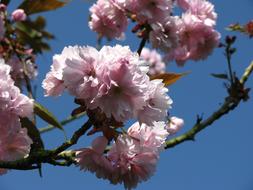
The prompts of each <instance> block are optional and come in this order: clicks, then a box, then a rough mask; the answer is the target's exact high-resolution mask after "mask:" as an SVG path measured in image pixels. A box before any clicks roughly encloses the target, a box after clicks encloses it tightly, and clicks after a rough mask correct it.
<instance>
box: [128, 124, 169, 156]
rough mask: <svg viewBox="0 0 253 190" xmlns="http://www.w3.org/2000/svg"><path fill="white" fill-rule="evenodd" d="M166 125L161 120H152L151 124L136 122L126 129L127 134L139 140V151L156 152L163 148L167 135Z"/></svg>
mask: <svg viewBox="0 0 253 190" xmlns="http://www.w3.org/2000/svg"><path fill="white" fill-rule="evenodd" d="M166 127H167V126H166V123H165V122H161V121H160V122H155V121H154V122H153V124H152V125H151V126H148V125H146V124H144V123H143V124H141V125H140V124H139V122H136V123H134V124H133V125H132V126H131V127H130V128H129V129H128V134H129V135H130V136H131V137H133V138H134V139H137V140H138V141H139V143H140V148H141V151H145V152H146V151H150V152H157V151H161V150H162V149H163V145H164V143H165V140H166V139H167V137H168V135H169V133H168V132H167V129H166Z"/></svg>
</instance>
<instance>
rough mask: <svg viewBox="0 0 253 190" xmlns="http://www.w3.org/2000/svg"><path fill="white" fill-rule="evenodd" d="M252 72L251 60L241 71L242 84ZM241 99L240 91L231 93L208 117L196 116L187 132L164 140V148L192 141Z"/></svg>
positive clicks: (242, 98)
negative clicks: (194, 122)
mask: <svg viewBox="0 0 253 190" xmlns="http://www.w3.org/2000/svg"><path fill="white" fill-rule="evenodd" d="M252 72H253V61H252V62H251V64H250V65H249V66H248V67H247V68H246V70H245V72H244V73H243V75H242V77H241V79H240V83H241V85H242V86H244V84H245V83H246V82H247V80H248V78H249V76H250V74H251V73H252ZM242 100H244V96H242V95H240V93H239V95H238V96H237V98H234V97H231V95H229V96H228V97H227V98H226V99H225V102H224V103H223V105H222V106H221V107H220V108H219V109H218V110H217V111H215V112H214V113H213V114H212V115H211V116H210V117H208V118H207V119H205V120H203V121H202V119H201V118H198V120H197V123H196V124H195V125H194V126H193V128H192V129H190V130H189V131H188V132H186V133H184V134H183V135H181V136H178V137H176V138H173V139H171V140H168V141H167V142H166V146H165V148H166V149H168V148H172V147H174V146H176V145H178V144H181V143H183V142H185V141H194V138H195V136H196V134H198V133H199V132H200V131H202V130H203V129H205V128H207V127H208V126H210V125H211V124H212V123H214V122H215V121H217V120H218V119H219V118H221V117H222V116H224V115H226V114H228V113H229V112H230V111H232V110H233V109H235V108H236V107H237V106H238V105H239V103H240V102H241V101H242Z"/></svg>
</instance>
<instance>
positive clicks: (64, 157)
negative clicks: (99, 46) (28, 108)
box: [0, 62, 253, 170]
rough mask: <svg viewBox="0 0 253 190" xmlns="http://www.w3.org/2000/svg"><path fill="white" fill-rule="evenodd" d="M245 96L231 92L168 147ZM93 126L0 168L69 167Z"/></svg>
mask: <svg viewBox="0 0 253 190" xmlns="http://www.w3.org/2000/svg"><path fill="white" fill-rule="evenodd" d="M252 72H253V62H252V63H251V64H250V65H249V67H248V68H247V69H246V70H245V72H244V74H243V75H242V77H241V79H240V81H239V83H240V84H241V85H242V86H244V84H245V83H246V82H247V80H248V78H249V76H250V75H251V74H252ZM244 98H245V97H244V96H243V94H241V93H238V96H237V97H232V95H231V94H230V95H229V96H228V97H227V98H226V99H225V102H224V103H223V105H222V106H221V107H220V108H219V109H218V110H217V111H215V112H214V113H213V114H212V115H211V116H210V117H208V118H207V119H205V120H202V118H198V120H197V123H196V124H195V125H194V127H193V128H192V129H191V130H189V131H188V132H186V133H185V134H183V135H181V136H179V137H176V138H173V139H171V140H168V141H167V142H166V147H165V148H166V149H167V148H171V147H174V146H176V145H178V144H181V143H183V142H185V141H188V140H194V137H195V136H196V134H198V133H199V132H200V131H202V130H204V129H205V128H207V127H208V126H210V125H211V124H212V123H213V122H215V121H216V120H218V119H219V118H221V117H223V116H224V115H226V114H228V113H229V112H230V111H232V110H233V109H235V108H236V107H237V106H238V105H239V103H240V102H241V101H242V100H245V99H244ZM91 126H92V122H91V121H90V120H88V121H87V122H86V123H85V124H84V125H83V126H82V127H81V128H80V129H78V130H77V131H76V132H75V133H74V134H73V136H72V137H71V139H70V140H69V141H67V142H64V143H63V144H62V145H60V146H59V147H57V148H56V149H54V150H39V151H37V152H34V153H32V154H30V155H29V156H28V157H27V158H23V159H20V160H17V161H0V168H5V169H16V170H34V169H39V167H40V166H39V165H40V164H41V163H48V164H51V165H54V166H63V167H68V166H70V165H72V164H75V160H74V158H75V151H73V150H67V149H68V148H70V147H71V146H73V145H75V144H76V143H77V142H78V140H79V139H80V137H81V136H83V135H84V134H85V133H86V132H87V131H88V130H89V129H90V128H91Z"/></svg>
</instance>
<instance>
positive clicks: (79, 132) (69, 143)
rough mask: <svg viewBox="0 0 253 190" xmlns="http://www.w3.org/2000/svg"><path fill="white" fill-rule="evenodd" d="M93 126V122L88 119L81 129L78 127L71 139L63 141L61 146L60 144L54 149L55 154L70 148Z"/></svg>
mask: <svg viewBox="0 0 253 190" xmlns="http://www.w3.org/2000/svg"><path fill="white" fill-rule="evenodd" d="M91 126H92V123H91V121H90V120H88V121H87V122H86V123H85V124H84V125H83V126H82V127H81V128H80V129H78V130H77V131H76V132H75V133H74V134H73V136H72V137H71V139H70V140H69V141H67V142H65V143H63V144H62V145H61V146H59V147H58V148H56V149H55V150H54V151H53V155H58V154H60V153H61V152H63V151H64V150H66V149H68V148H69V147H71V146H73V145H75V144H76V143H77V142H78V140H79V138H80V137H81V136H83V135H84V134H85V133H86V131H88V130H89V129H90V128H91Z"/></svg>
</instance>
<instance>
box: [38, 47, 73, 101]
mask: <svg viewBox="0 0 253 190" xmlns="http://www.w3.org/2000/svg"><path fill="white" fill-rule="evenodd" d="M73 55H75V51H73V50H72V48H71V47H70V48H68V47H65V48H64V49H63V51H62V53H61V54H57V55H54V57H53V64H52V65H51V71H50V72H48V73H47V75H46V78H45V79H44V80H43V82H42V87H43V88H44V89H45V95H46V96H59V95H61V93H62V92H63V90H64V89H65V86H64V84H63V74H62V73H63V68H65V67H66V63H65V62H66V59H67V58H71V57H73Z"/></svg>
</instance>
